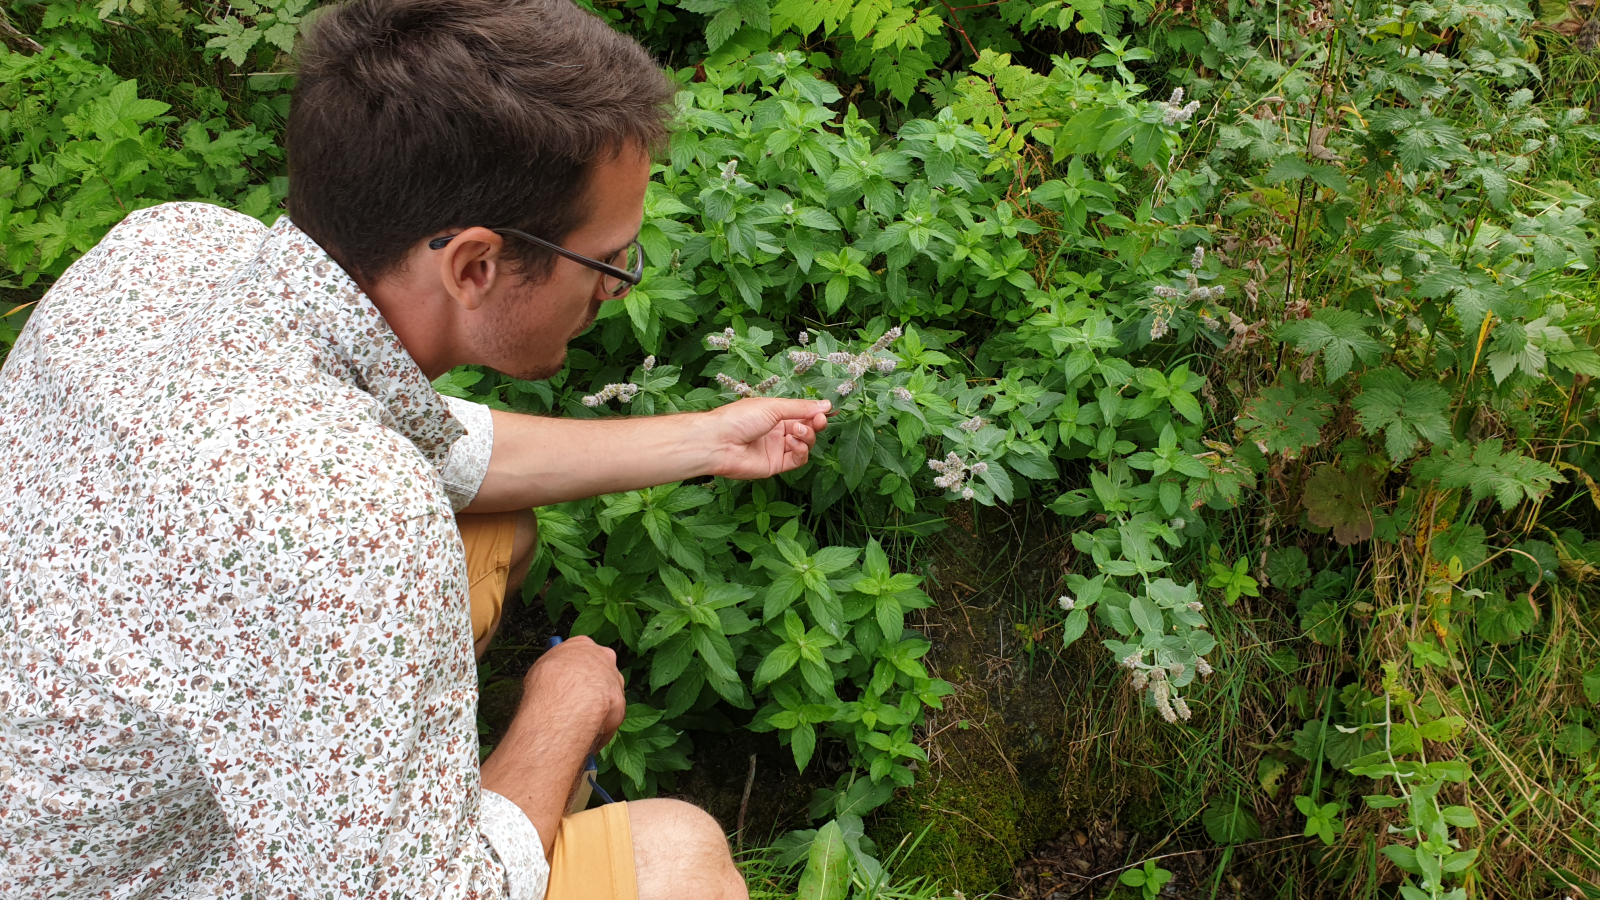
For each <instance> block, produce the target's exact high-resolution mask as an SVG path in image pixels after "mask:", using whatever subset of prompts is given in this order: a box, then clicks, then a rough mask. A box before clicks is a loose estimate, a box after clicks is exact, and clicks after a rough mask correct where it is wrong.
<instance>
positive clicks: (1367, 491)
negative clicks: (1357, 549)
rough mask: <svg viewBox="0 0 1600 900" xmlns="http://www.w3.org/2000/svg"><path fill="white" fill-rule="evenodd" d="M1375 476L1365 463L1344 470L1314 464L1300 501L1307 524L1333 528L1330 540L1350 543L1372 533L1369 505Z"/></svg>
mask: <svg viewBox="0 0 1600 900" xmlns="http://www.w3.org/2000/svg"><path fill="white" fill-rule="evenodd" d="M1378 482H1379V479H1378V476H1377V473H1375V472H1373V471H1372V470H1371V469H1370V468H1368V467H1366V466H1360V467H1358V468H1357V469H1356V471H1355V472H1345V471H1343V470H1341V469H1337V468H1335V467H1333V466H1321V467H1318V469H1317V471H1316V473H1315V474H1313V475H1312V476H1311V477H1310V478H1308V479H1307V480H1306V486H1305V492H1304V493H1303V494H1302V495H1301V503H1302V504H1304V506H1305V508H1306V518H1308V519H1310V520H1311V524H1313V525H1320V526H1322V527H1324V528H1332V529H1333V537H1334V540H1336V541H1338V542H1339V543H1341V544H1354V543H1357V542H1359V541H1364V540H1367V539H1368V538H1370V537H1372V529H1373V526H1374V522H1373V518H1372V508H1373V504H1374V502H1375V501H1376V500H1377V488H1378Z"/></svg>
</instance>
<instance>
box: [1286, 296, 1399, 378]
mask: <svg viewBox="0 0 1600 900" xmlns="http://www.w3.org/2000/svg"><path fill="white" fill-rule="evenodd" d="M1366 321H1367V320H1366V317H1365V316H1363V315H1361V314H1360V313H1355V312H1351V311H1350V310H1347V309H1338V308H1337V307H1332V306H1325V307H1323V308H1322V309H1319V310H1317V311H1316V313H1315V314H1314V315H1313V316H1312V317H1311V318H1309V319H1296V320H1295V321H1293V322H1285V323H1284V324H1283V325H1280V326H1279V327H1278V339H1279V340H1282V341H1288V342H1290V343H1292V344H1294V345H1295V347H1297V348H1299V350H1300V351H1301V352H1303V353H1319V352H1320V353H1321V354H1322V365H1323V373H1324V375H1325V377H1326V379H1327V382H1328V383H1329V384H1332V383H1334V382H1335V381H1338V380H1339V379H1340V378H1343V377H1344V375H1345V373H1346V372H1349V371H1350V366H1351V364H1352V363H1353V362H1354V361H1355V360H1357V359H1360V360H1361V361H1362V362H1364V363H1368V364H1371V363H1375V362H1377V361H1378V359H1379V358H1380V357H1381V355H1382V352H1383V348H1382V347H1380V346H1379V344H1378V342H1377V341H1375V340H1373V339H1372V336H1371V335H1369V334H1367V332H1366V331H1365V329H1363V328H1362V326H1363V325H1364V324H1366Z"/></svg>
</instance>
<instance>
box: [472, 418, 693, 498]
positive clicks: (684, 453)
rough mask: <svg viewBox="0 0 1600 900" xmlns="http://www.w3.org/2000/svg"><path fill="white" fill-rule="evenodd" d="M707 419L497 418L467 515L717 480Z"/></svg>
mask: <svg viewBox="0 0 1600 900" xmlns="http://www.w3.org/2000/svg"><path fill="white" fill-rule="evenodd" d="M706 418H707V417H706V416H705V415H704V414H702V413H679V414H675V415H664V416H637V417H627V418H614V419H603V420H598V419H558V418H553V417H549V416H530V415H522V414H519V413H510V412H501V411H499V410H496V411H495V412H494V448H493V451H492V453H491V456H490V458H489V471H488V474H487V475H485V476H484V479H483V485H482V486H481V487H479V488H478V494H477V496H476V497H474V498H473V500H472V503H471V504H469V505H468V506H467V508H466V509H465V510H464V511H465V512H474V513H475V512H503V511H508V510H521V509H528V508H530V507H535V506H548V505H550V504H552V503H562V502H565V501H567V500H577V499H580V498H583V497H594V496H598V495H600V494H610V493H615V492H617V491H630V490H637V489H639V488H643V487H652V486H654V485H658V484H666V483H668V482H673V481H683V480H684V479H687V478H696V477H699V476H701V475H707V474H711V473H712V472H713V471H714V468H713V467H714V465H715V455H716V454H715V449H716V448H715V444H714V442H713V441H712V440H711V439H710V438H709V436H708V435H707V433H706V428H705V425H706Z"/></svg>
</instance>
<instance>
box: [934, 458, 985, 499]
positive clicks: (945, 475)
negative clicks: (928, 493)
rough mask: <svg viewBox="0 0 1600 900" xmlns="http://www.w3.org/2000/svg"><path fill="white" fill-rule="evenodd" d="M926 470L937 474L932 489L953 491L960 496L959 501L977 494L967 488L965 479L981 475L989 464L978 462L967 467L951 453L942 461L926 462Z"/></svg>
mask: <svg viewBox="0 0 1600 900" xmlns="http://www.w3.org/2000/svg"><path fill="white" fill-rule="evenodd" d="M928 468H930V469H932V470H934V471H935V472H938V473H939V477H938V478H935V479H934V480H933V485H934V487H939V488H943V489H945V490H947V491H954V492H956V493H958V494H960V496H961V499H963V500H971V499H972V498H973V497H976V496H977V495H978V494H977V491H974V490H973V489H972V488H970V487H968V486H967V478H968V476H970V475H982V474H983V473H984V472H987V471H989V464H988V463H986V462H983V461H981V460H980V461H978V462H975V463H973V464H972V465H970V466H969V465H967V464H966V463H965V462H963V461H962V459H961V457H959V456H957V455H956V454H955V453H954V452H951V453H949V454H948V455H946V456H945V458H944V459H942V460H941V459H930V460H928Z"/></svg>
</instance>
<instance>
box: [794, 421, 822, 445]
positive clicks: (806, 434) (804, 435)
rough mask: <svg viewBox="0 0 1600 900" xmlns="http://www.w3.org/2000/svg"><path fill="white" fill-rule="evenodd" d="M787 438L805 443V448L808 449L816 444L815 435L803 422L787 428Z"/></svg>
mask: <svg viewBox="0 0 1600 900" xmlns="http://www.w3.org/2000/svg"><path fill="white" fill-rule="evenodd" d="M789 436H790V437H795V438H799V439H800V440H802V441H805V442H806V446H808V447H809V446H811V445H812V444H815V443H816V442H817V433H816V432H815V431H813V430H812V429H811V428H810V427H808V426H807V425H806V424H805V423H804V422H794V423H792V424H791V425H790V426H789Z"/></svg>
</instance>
